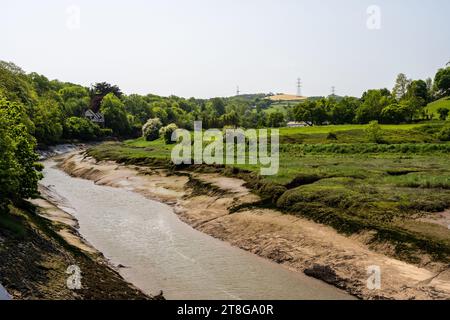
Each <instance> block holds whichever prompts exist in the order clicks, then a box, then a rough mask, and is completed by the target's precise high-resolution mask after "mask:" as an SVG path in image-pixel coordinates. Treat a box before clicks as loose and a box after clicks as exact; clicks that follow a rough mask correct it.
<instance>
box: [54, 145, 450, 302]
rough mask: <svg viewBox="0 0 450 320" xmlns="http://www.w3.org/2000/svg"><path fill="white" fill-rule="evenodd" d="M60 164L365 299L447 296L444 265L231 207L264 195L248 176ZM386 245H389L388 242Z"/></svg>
mask: <svg viewBox="0 0 450 320" xmlns="http://www.w3.org/2000/svg"><path fill="white" fill-rule="evenodd" d="M59 166H60V168H62V169H63V170H64V171H66V172H67V173H69V174H71V175H73V176H76V177H81V178H85V179H90V180H93V181H95V183H97V184H100V185H107V186H112V187H118V188H125V189H127V190H131V191H134V192H138V193H140V194H142V195H144V196H146V197H149V198H151V199H154V200H159V201H162V202H165V203H169V204H171V205H172V206H173V207H174V209H175V212H176V213H177V214H178V215H179V217H180V218H181V219H182V220H183V221H185V222H186V223H188V224H190V225H192V226H193V227H194V228H196V229H198V230H200V231H202V232H205V233H207V234H209V235H211V236H214V237H216V238H219V239H221V240H224V241H227V242H229V243H231V244H232V245H235V246H237V247H240V248H242V249H245V250H247V251H250V252H252V253H255V254H257V255H259V256H261V257H265V258H267V259H271V260H273V261H275V262H278V263H282V264H284V265H286V266H288V267H290V268H292V269H294V270H297V271H300V272H305V273H306V274H308V275H311V276H314V277H317V278H320V279H322V280H324V281H326V282H328V283H331V284H333V285H335V286H337V287H339V288H343V289H345V290H346V291H347V292H349V293H351V294H353V295H355V296H358V297H361V298H364V299H450V279H449V275H448V273H449V272H447V271H446V268H445V267H446V266H444V265H442V266H441V265H438V264H433V265H432V266H433V268H432V269H430V270H428V269H426V268H424V267H419V266H415V265H412V264H408V263H405V262H402V261H400V260H396V259H393V258H390V257H387V256H386V255H383V254H380V253H377V252H374V251H372V250H370V249H369V247H368V246H367V245H366V242H367V241H366V240H367V239H368V237H367V235H366V234H361V235H355V236H352V237H346V236H343V235H341V234H338V233H337V232H336V231H335V230H334V229H332V228H331V227H328V226H324V225H321V224H317V223H314V222H311V221H309V220H307V219H303V218H299V217H295V216H291V215H285V214H282V213H281V212H278V211H276V210H269V209H259V208H255V209H243V210H241V211H238V212H234V213H231V212H232V211H231V210H230V208H233V207H237V206H239V205H242V204H248V203H254V202H257V201H259V200H260V199H259V197H258V196H256V195H254V194H252V193H250V191H249V190H248V189H247V188H245V187H244V181H242V180H240V179H234V178H225V177H223V176H220V175H218V174H214V173H211V174H201V173H192V172H177V174H176V175H173V174H170V173H169V172H168V171H166V170H164V169H152V168H148V167H137V166H125V165H119V164H117V163H115V162H111V161H102V162H97V161H96V160H95V159H93V158H90V157H86V156H85V155H84V154H83V153H74V154H70V155H66V156H63V157H61V159H60V164H59ZM387 249H388V248H387ZM370 266H379V267H380V270H381V288H380V289H375V290H370V289H368V286H367V280H368V278H369V276H370V274H367V268H368V267H370Z"/></svg>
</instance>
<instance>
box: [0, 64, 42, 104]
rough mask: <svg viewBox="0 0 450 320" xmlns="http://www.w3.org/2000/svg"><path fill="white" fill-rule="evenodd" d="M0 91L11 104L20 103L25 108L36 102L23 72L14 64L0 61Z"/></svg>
mask: <svg viewBox="0 0 450 320" xmlns="http://www.w3.org/2000/svg"><path fill="white" fill-rule="evenodd" d="M0 89H1V90H0V91H1V92H2V93H3V95H4V96H5V98H7V99H8V100H9V101H12V102H21V103H23V104H24V106H25V107H29V106H31V104H33V103H35V102H36V98H37V95H36V93H35V92H33V87H32V86H31V84H30V83H29V81H28V78H27V76H26V74H25V72H24V71H23V70H22V69H20V68H19V67H18V66H16V65H15V64H14V63H11V62H5V61H1V60H0Z"/></svg>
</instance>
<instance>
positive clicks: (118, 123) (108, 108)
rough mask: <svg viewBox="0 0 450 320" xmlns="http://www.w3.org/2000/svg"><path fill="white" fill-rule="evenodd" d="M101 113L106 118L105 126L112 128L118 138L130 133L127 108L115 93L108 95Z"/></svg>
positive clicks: (102, 103)
mask: <svg viewBox="0 0 450 320" xmlns="http://www.w3.org/2000/svg"><path fill="white" fill-rule="evenodd" d="M100 112H101V113H103V116H104V117H105V126H106V127H107V128H110V129H111V130H112V131H113V133H114V134H115V135H116V136H124V135H127V134H129V133H130V124H129V122H128V117H127V113H126V111H125V106H124V104H123V103H122V101H120V99H119V98H117V97H116V96H115V95H114V94H113V93H108V94H107V95H106V96H105V97H104V98H103V100H102V102H101V105H100Z"/></svg>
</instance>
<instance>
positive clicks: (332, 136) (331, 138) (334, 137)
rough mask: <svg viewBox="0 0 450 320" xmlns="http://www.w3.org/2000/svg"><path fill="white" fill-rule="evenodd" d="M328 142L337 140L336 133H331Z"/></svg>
mask: <svg viewBox="0 0 450 320" xmlns="http://www.w3.org/2000/svg"><path fill="white" fill-rule="evenodd" d="M327 140H337V135H336V133H334V132H329V133H328V135H327Z"/></svg>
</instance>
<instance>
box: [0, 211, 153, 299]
mask: <svg viewBox="0 0 450 320" xmlns="http://www.w3.org/2000/svg"><path fill="white" fill-rule="evenodd" d="M41 204H43V203H42V202H41ZM45 207H46V208H45V209H42V208H36V207H35V206H33V205H31V204H29V203H24V204H23V207H21V208H17V207H12V208H11V212H10V213H9V215H10V216H9V217H10V219H11V221H14V225H15V226H16V228H14V230H12V229H11V230H9V229H8V228H2V229H0V261H1V262H2V263H1V264H0V279H1V281H2V284H3V286H4V287H5V288H6V289H7V291H8V293H9V294H10V295H11V297H12V298H13V299H31V300H60V299H64V300H73V299H76V300H78V299H81V300H91V299H92V300H99V299H100V300H104V299H119V300H121V299H151V297H150V296H149V295H146V294H144V293H142V292H141V291H140V290H139V289H137V288H136V287H134V286H133V285H132V284H130V283H129V282H126V281H124V280H123V278H122V277H121V276H120V274H119V273H118V272H117V271H115V270H114V269H112V268H111V267H110V265H109V264H108V262H107V261H106V260H105V259H104V258H103V256H102V255H101V254H99V253H98V252H96V251H95V250H86V251H85V249H86V248H88V246H87V245H86V247H84V246H78V243H77V241H81V240H79V239H78V240H76V241H75V239H76V238H77V236H76V233H73V234H72V238H73V241H72V242H71V241H66V240H65V237H62V236H61V234H63V233H64V232H66V231H67V230H69V229H68V227H65V226H63V225H62V224H60V223H58V224H56V223H55V222H54V221H51V220H48V219H46V218H42V217H41V216H40V214H41V212H40V210H53V212H57V211H58V210H57V209H56V208H52V207H51V205H50V204H47V205H46V206H45ZM19 228H20V229H19ZM79 244H81V242H79ZM70 266H77V267H78V268H79V270H81V273H80V274H79V275H80V284H81V287H78V286H76V287H73V286H70V285H68V280H70V279H69V277H70V276H71V275H73V272H72V273H68V270H69V271H70V269H68V268H69V267H70ZM72 270H73V269H72ZM99 279H101V281H99ZM71 283H72V282H71Z"/></svg>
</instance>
